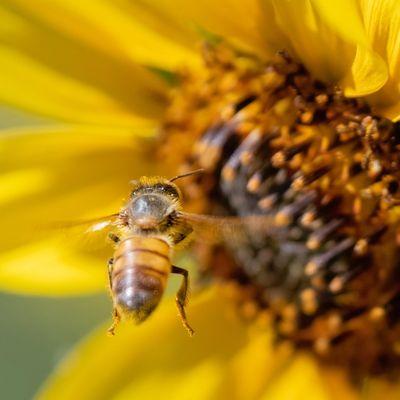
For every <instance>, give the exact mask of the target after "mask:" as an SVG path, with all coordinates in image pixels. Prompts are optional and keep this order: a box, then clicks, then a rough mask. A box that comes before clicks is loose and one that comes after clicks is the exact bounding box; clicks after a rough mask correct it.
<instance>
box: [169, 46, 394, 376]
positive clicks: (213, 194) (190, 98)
mask: <svg viewBox="0 0 400 400" xmlns="http://www.w3.org/2000/svg"><path fill="white" fill-rule="evenodd" d="M162 140H163V144H164V145H163V146H162V152H163V157H164V159H169V161H171V162H172V163H175V165H176V162H177V161H178V162H179V164H180V165H181V166H182V170H184V171H188V170H191V169H196V168H205V170H206V174H205V175H204V176H202V177H195V178H193V179H191V181H190V182H189V183H188V184H187V185H186V187H184V191H185V195H186V199H187V206H188V207H190V208H191V209H192V210H193V211H196V212H208V213H210V212H211V213H218V214H225V215H226V214H228V215H238V216H245V215H249V214H250V215H254V214H268V215H270V216H271V217H272V220H273V221H274V225H275V226H276V227H277V232H278V233H277V234H272V233H268V234H267V233H265V235H264V237H257V240H255V241H249V243H248V244H246V245H241V246H235V249H231V250H227V251H225V250H221V249H219V248H212V249H208V251H205V250H204V248H203V249H202V251H201V252H199V254H200V257H201V258H202V259H203V261H204V265H208V273H210V274H212V275H215V276H218V277H219V278H220V279H222V280H223V281H226V282H229V283H231V285H232V286H234V287H235V288H236V289H235V290H236V299H237V302H238V303H239V304H240V306H241V309H242V310H243V312H244V313H245V315H247V316H249V317H250V316H251V317H252V316H253V315H254V316H256V315H264V314H265V313H268V315H269V316H270V318H272V320H273V323H274V325H275V326H276V331H277V335H278V337H280V338H288V339H290V340H291V341H293V342H294V343H296V344H297V345H299V346H304V345H305V346H309V347H312V348H313V349H314V350H315V351H316V352H317V353H318V354H319V355H321V357H323V358H325V359H327V360H332V359H333V360H339V361H343V362H345V363H346V364H347V365H350V366H351V367H352V368H353V369H360V370H365V369H367V370H369V371H373V372H380V371H382V369H383V368H384V367H388V365H393V364H395V363H398V362H399V360H400V358H399V350H400V324H399V319H400V312H399V311H400V310H399V308H400V286H399V283H398V276H399V273H400V265H399V245H400V230H399V216H400V208H399V207H398V205H397V204H398V200H399V199H400V193H399V175H400V170H399V167H400V152H399V147H400V136H399V128H398V126H397V125H396V124H394V123H392V122H390V121H389V120H387V119H384V118H381V117H379V116H376V115H374V114H373V113H372V111H371V108H370V107H369V106H368V104H367V103H366V102H365V101H364V100H362V99H359V98H355V99H348V98H345V97H344V96H343V93H342V92H341V91H340V89H339V88H337V87H334V86H328V85H326V84H323V83H321V82H320V81H317V80H315V79H313V78H312V76H310V74H309V73H308V72H307V71H306V70H305V68H304V67H303V66H302V65H301V64H300V63H298V62H295V61H294V60H292V59H291V58H290V57H289V56H288V55H287V54H285V53H281V54H278V55H277V56H276V59H275V60H273V61H271V62H268V63H265V62H263V61H261V60H259V59H257V58H255V57H252V56H249V55H243V54H237V53H235V51H233V50H231V49H229V48H228V47H225V46H216V47H210V46H208V47H206V49H205V51H204V70H202V71H201V72H198V71H196V72H192V71H186V72H185V73H183V74H182V77H181V85H180V86H179V87H178V88H177V89H175V90H174V92H173V93H172V100H171V105H170V108H169V109H168V111H167V114H166V117H165V122H164V125H163V137H162ZM249 234H250V233H249ZM360 347H362V350H361V351H360ZM360 353H361V354H360Z"/></svg>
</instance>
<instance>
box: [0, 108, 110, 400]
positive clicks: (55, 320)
mask: <svg viewBox="0 0 400 400" xmlns="http://www.w3.org/2000/svg"><path fill="white" fill-rule="evenodd" d="M39 123H41V124H42V123H43V121H42V120H40V119H39V118H34V117H31V116H28V115H26V114H22V113H19V112H17V111H14V110H11V109H8V108H5V107H0V128H8V127H18V126H23V125H29V126H32V125H36V124H39ZM3 234H6V232H3ZM110 250H111V249H110ZM110 316H111V308H110V299H109V297H108V295H107V293H106V291H104V293H102V294H101V295H97V296H85V297H74V298H57V297H55V298H43V297H27V296H16V295H9V294H4V293H0V320H1V330H2V331H1V335H0V387H1V389H2V396H1V398H2V399H7V400H28V399H32V398H33V396H34V394H35V393H36V392H37V390H38V388H39V387H40V386H41V385H42V384H43V382H44V381H45V379H46V377H47V376H48V375H49V374H50V372H51V371H52V370H53V368H54V367H55V366H56V365H57V363H58V362H59V361H60V360H61V359H62V358H63V357H64V356H65V355H66V354H67V352H68V351H69V350H71V349H72V347H73V346H74V345H75V344H76V343H78V342H79V341H80V340H82V338H83V337H84V336H85V335H87V334H88V333H89V332H91V331H92V330H93V329H94V328H95V327H96V326H98V325H99V324H102V323H104V321H107V320H110Z"/></svg>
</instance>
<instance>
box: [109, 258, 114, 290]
mask: <svg viewBox="0 0 400 400" xmlns="http://www.w3.org/2000/svg"><path fill="white" fill-rule="evenodd" d="M113 265H114V259H113V258H110V259H109V260H108V263H107V267H108V284H109V285H110V290H112V279H111V274H112V268H113Z"/></svg>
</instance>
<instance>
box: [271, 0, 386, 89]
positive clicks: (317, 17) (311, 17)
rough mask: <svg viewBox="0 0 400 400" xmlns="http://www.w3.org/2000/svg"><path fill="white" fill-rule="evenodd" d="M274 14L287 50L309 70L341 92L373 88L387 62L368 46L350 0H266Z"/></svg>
mask: <svg viewBox="0 0 400 400" xmlns="http://www.w3.org/2000/svg"><path fill="white" fill-rule="evenodd" d="M271 4H272V5H273V7H274V10H275V18H276V20H277V22H278V24H279V27H280V28H281V29H282V31H283V32H284V33H285V34H286V36H287V38H288V40H289V42H290V46H291V48H292V50H293V51H294V52H295V54H297V56H298V58H299V59H300V60H301V61H302V62H303V63H304V64H305V66H306V67H307V68H308V69H309V70H310V71H311V73H312V74H313V75H314V76H316V77H317V78H320V79H322V80H324V81H327V82H333V83H340V85H341V86H342V87H343V88H344V91H345V94H346V95H347V96H363V95H366V94H369V93H372V92H375V91H377V90H379V89H380V88H381V87H382V86H383V85H384V84H385V82H386V80H387V67H386V64H385V63H384V61H383V60H382V58H381V57H380V56H379V54H377V53H375V52H374V51H373V50H372V48H370V47H369V44H368V43H369V42H368V40H367V36H366V33H365V32H364V30H363V26H362V21H361V17H360V15H359V14H358V12H357V8H356V5H355V4H354V3H353V2H351V1H350V2H345V1H340V2H326V1H325V2H324V1H322V0H321V1H319V0H300V1H296V2H293V1H291V0H272V1H271Z"/></svg>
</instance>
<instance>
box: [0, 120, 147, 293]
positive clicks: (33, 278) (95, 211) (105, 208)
mask: <svg viewBox="0 0 400 400" xmlns="http://www.w3.org/2000/svg"><path fill="white" fill-rule="evenodd" d="M142 140H143V139H142ZM141 143H142V141H141V140H140V139H139V137H138V136H136V137H135V135H133V134H132V133H131V131H126V130H119V131H118V130H115V129H114V130H112V129H103V130H100V129H98V128H84V127H68V128H46V129H44V128H42V129H36V130H33V129H32V130H30V131H29V132H27V131H26V130H23V129H21V130H14V131H3V132H2V133H1V141H0V185H1V187H2V193H1V195H0V219H1V225H2V231H3V232H4V233H5V234H4V237H3V238H2V240H1V243H0V254H1V255H0V289H2V290H7V291H14V292H20V293H22V292H23V293H30V294H52V295H55V294H68V293H71V294H75V293H79V292H85V291H87V292H93V291H95V290H103V289H104V288H105V287H106V275H105V271H106V262H107V259H108V257H110V255H111V253H112V249H111V248H110V247H109V246H108V245H107V244H106V242H105V241H104V237H96V238H94V237H93V239H91V240H90V238H87V239H85V237H84V236H83V235H82V234H83V232H82V230H81V231H80V232H79V233H80V236H76V234H77V233H78V232H75V231H74V232H72V233H68V232H62V231H60V230H56V229H55V228H54V223H57V222H63V221H64V222H67V221H76V220H80V219H82V218H87V217H97V216H102V215H107V214H111V213H113V212H115V211H117V210H118V209H119V207H120V205H121V201H122V199H123V198H124V197H125V196H126V194H127V192H128V190H129V187H128V182H129V180H131V179H133V178H135V177H138V176H140V175H143V174H146V173H152V171H154V166H153V165H152V164H154V163H152V162H151V161H150V160H149V157H148V155H147V154H146V153H145V152H144V149H141V146H142V144H141ZM146 160H149V161H148V162H146Z"/></svg>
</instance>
